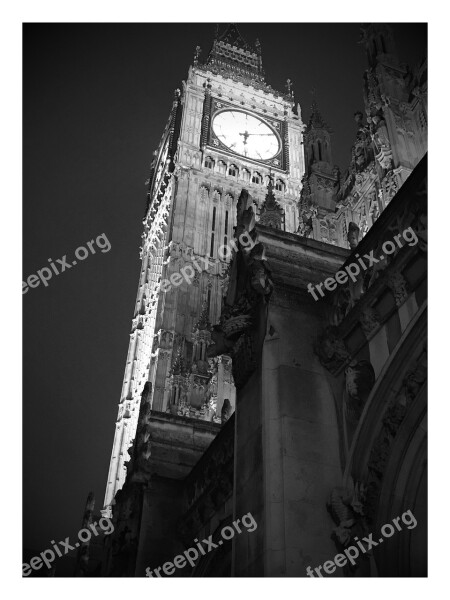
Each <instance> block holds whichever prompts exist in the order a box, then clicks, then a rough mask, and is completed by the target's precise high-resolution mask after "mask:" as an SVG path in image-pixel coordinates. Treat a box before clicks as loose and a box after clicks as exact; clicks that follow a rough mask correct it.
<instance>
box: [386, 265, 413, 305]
mask: <svg viewBox="0 0 450 600" xmlns="http://www.w3.org/2000/svg"><path fill="white" fill-rule="evenodd" d="M387 285H388V287H389V288H390V290H391V291H392V293H393V294H394V298H395V303H396V305H397V306H401V305H402V304H403V302H404V301H405V300H406V298H407V297H408V289H407V284H406V280H405V278H404V277H403V275H402V274H401V273H399V272H398V271H394V272H393V273H390V274H389V276H388V278H387Z"/></svg>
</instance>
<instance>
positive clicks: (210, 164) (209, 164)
mask: <svg viewBox="0 0 450 600" xmlns="http://www.w3.org/2000/svg"><path fill="white" fill-rule="evenodd" d="M205 167H206V168H207V169H214V160H213V159H212V158H211V157H210V156H207V157H206V158H205Z"/></svg>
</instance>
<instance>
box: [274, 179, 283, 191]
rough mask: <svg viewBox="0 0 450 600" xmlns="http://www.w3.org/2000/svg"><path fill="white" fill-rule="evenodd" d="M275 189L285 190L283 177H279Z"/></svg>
mask: <svg viewBox="0 0 450 600" xmlns="http://www.w3.org/2000/svg"><path fill="white" fill-rule="evenodd" d="M275 189H276V190H278V191H279V192H284V181H283V180H282V179H277V182H276V184H275Z"/></svg>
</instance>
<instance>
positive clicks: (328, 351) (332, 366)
mask: <svg viewBox="0 0 450 600" xmlns="http://www.w3.org/2000/svg"><path fill="white" fill-rule="evenodd" d="M314 352H315V353H316V354H317V356H318V357H319V360H320V362H321V363H322V365H323V366H324V367H325V368H326V369H328V370H329V371H334V370H336V369H338V368H339V367H341V366H342V365H343V364H344V363H345V362H346V361H347V360H348V359H349V358H350V354H349V353H348V351H347V348H346V347H345V344H344V342H343V340H342V339H341V338H340V336H339V333H338V329H337V327H334V326H329V327H327V328H326V329H325V331H324V332H323V333H322V335H320V336H319V338H318V339H317V340H316V343H315V344H314Z"/></svg>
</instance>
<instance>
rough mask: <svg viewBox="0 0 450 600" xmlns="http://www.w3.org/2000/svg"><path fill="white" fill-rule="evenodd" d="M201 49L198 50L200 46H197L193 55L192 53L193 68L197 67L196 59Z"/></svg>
mask: <svg viewBox="0 0 450 600" xmlns="http://www.w3.org/2000/svg"><path fill="white" fill-rule="evenodd" d="M201 51H202V49H201V48H200V46H197V47H196V48H195V53H194V67H196V66H197V65H198V58H199V56H200V53H201Z"/></svg>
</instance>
